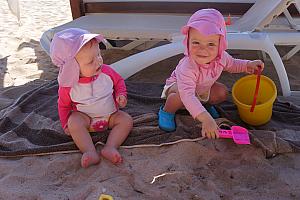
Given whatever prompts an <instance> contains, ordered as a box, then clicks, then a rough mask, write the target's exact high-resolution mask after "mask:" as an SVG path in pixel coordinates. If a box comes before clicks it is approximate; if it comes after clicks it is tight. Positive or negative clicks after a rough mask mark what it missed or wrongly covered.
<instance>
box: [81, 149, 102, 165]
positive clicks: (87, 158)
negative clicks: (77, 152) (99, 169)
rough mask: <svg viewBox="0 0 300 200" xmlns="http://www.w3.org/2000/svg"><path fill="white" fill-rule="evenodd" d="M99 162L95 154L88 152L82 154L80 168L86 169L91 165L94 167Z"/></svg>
mask: <svg viewBox="0 0 300 200" xmlns="http://www.w3.org/2000/svg"><path fill="white" fill-rule="evenodd" d="M99 162H100V157H99V155H98V154H97V152H96V151H95V152H93V151H88V152H85V153H83V154H82V157H81V167H83V168H88V167H89V166H91V165H96V164H98V163H99Z"/></svg>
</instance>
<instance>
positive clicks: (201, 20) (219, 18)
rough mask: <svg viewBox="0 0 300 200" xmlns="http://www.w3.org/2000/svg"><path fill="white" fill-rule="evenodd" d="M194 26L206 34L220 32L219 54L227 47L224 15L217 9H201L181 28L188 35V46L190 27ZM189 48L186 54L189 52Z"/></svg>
mask: <svg viewBox="0 0 300 200" xmlns="http://www.w3.org/2000/svg"><path fill="white" fill-rule="evenodd" d="M191 27H192V28H194V29H196V30H197V31H199V32H200V33H202V34H204V35H212V34H219V35H221V38H220V45H219V54H218V55H219V56H221V55H222V52H223V51H225V50H226V49H227V41H226V25H225V21H224V17H223V15H222V14H221V13H220V12H219V11H218V10H216V9H211V8H210V9H201V10H198V11H197V12H195V13H194V14H193V15H192V16H191V17H190V19H189V21H188V23H187V25H185V26H183V27H182V28H181V32H182V34H184V35H186V38H185V41H184V43H185V46H186V47H187V41H188V32H189V29H190V28H191ZM187 48H188V47H187ZM187 48H186V52H185V54H186V55H188V54H187V53H188V52H187Z"/></svg>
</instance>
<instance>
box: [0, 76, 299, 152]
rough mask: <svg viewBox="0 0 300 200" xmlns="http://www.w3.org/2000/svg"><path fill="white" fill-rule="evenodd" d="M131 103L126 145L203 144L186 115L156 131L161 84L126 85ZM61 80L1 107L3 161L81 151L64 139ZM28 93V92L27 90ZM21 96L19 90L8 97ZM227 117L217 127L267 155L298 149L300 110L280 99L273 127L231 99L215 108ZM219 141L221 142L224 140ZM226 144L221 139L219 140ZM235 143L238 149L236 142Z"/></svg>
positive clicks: (102, 137) (100, 139) (96, 136)
mask: <svg viewBox="0 0 300 200" xmlns="http://www.w3.org/2000/svg"><path fill="white" fill-rule="evenodd" d="M126 85H127V89H128V98H129V100H128V105H127V107H126V108H125V109H123V110H124V111H126V112H128V113H129V114H130V115H131V116H132V117H133V119H134V127H133V130H132V131H131V133H130V135H129V137H128V138H127V139H126V141H125V142H124V143H123V145H122V146H124V147H127V148H130V147H139V146H145V145H150V146H151V145H152V146H155V145H163V144H170V143H174V142H177V141H182V140H192V141H197V140H198V141H200V143H201V140H202V139H203V138H201V137H200V129H201V123H198V122H196V121H195V120H194V119H193V118H192V117H191V116H190V115H189V114H188V113H187V112H179V113H178V114H177V115H176V123H177V126H178V127H177V129H176V131H175V132H172V133H166V132H164V131H161V130H160V129H159V128H158V123H157V112H158V109H159V107H160V105H162V104H163V103H164V102H163V100H162V99H161V98H160V93H161V91H162V88H163V85H161V84H156V83H136V82H130V81H127V82H126ZM57 90H58V84H57V81H56V80H54V81H50V82H46V83H44V84H38V85H35V87H32V88H31V90H27V92H26V93H23V94H21V95H20V96H19V98H17V99H15V100H14V101H11V103H7V102H8V101H3V103H5V105H1V106H0V108H1V110H0V157H20V156H32V155H44V154H55V153H71V152H78V149H77V147H76V145H75V144H74V142H73V141H72V139H71V137H69V136H67V135H65V134H64V133H63V130H62V128H61V125H60V121H59V117H58V112H57ZM23 91H24V89H23ZM8 92H9V93H13V92H20V88H18V87H16V88H13V89H10V90H6V91H5V90H4V91H2V93H1V94H0V97H3V96H4V97H5V93H8ZM217 109H218V111H219V112H220V113H221V114H222V117H223V118H220V119H217V122H218V124H221V123H223V124H228V125H240V126H244V127H246V128H247V129H248V130H249V133H250V138H251V143H252V144H254V145H256V146H258V147H260V148H262V150H263V151H264V153H265V155H266V157H273V156H275V155H277V154H279V153H287V152H299V151H300V131H299V130H300V107H299V106H296V105H294V104H292V103H290V102H284V101H279V100H276V101H275V103H274V108H273V116H272V119H271V121H270V122H269V123H267V124H266V125H263V126H260V127H251V126H249V125H247V124H245V123H243V122H242V121H241V120H240V119H239V117H238V112H237V109H236V106H235V105H234V104H233V103H232V101H231V100H229V101H227V102H224V103H222V104H221V105H219V106H217ZM108 133H109V131H106V132H103V133H92V138H93V142H94V143H95V144H101V143H105V141H106V138H107V136H108ZM220 141H221V140H220ZM221 142H222V141H221ZM232 145H236V144H234V143H233V142H232Z"/></svg>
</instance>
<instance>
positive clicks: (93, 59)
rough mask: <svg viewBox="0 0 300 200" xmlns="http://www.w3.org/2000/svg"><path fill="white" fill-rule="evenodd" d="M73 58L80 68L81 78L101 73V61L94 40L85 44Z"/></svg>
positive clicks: (96, 43)
mask: <svg viewBox="0 0 300 200" xmlns="http://www.w3.org/2000/svg"><path fill="white" fill-rule="evenodd" d="M75 58H76V60H77V62H78V64H79V67H80V76H81V77H91V76H94V75H96V74H99V73H100V72H101V65H102V64H103V59H102V57H101V55H100V49H99V44H98V42H97V40H96V39H92V40H91V41H89V42H88V43H86V44H85V45H84V46H83V47H82V48H81V49H80V50H79V52H78V53H77V54H76V56H75Z"/></svg>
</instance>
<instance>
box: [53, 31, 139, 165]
mask: <svg viewBox="0 0 300 200" xmlns="http://www.w3.org/2000/svg"><path fill="white" fill-rule="evenodd" d="M103 40H104V38H103V37H102V36H101V35H99V34H91V33H89V32H88V31H86V30H83V29H79V28H70V29H66V30H63V31H60V32H58V33H56V34H55V35H54V37H53V40H52V42H51V46H50V56H51V59H52V62H53V63H54V64H55V65H56V66H58V67H59V74H58V84H59V90H58V113H59V118H60V121H61V125H62V127H63V129H64V132H65V133H66V134H68V135H70V136H71V137H72V139H73V140H74V142H75V144H76V145H77V147H78V148H79V150H80V151H81V152H82V154H83V155H82V158H81V166H82V167H84V168H86V167H89V166H90V165H94V164H98V163H99V162H100V155H101V156H103V157H104V158H106V159H108V160H109V161H111V162H112V163H114V164H119V163H121V162H122V157H121V155H120V153H119V152H118V150H117V149H118V147H119V146H120V145H121V144H122V143H123V142H124V140H125V139H126V138H127V136H128V134H129V132H130V131H131V129H132V124H133V121H132V118H131V116H130V115H128V114H127V113H125V112H124V111H121V110H120V109H119V108H123V107H125V106H126V104H127V92H126V86H125V82H124V80H123V78H122V77H121V76H120V75H119V74H118V73H117V72H115V71H114V70H113V69H112V68H111V67H110V66H108V65H106V64H103V59H102V57H101V54H100V48H99V43H100V42H101V41H103ZM107 129H110V133H109V136H108V138H107V141H106V144H105V146H104V147H103V149H102V150H101V153H100V154H99V153H98V152H97V151H96V148H95V146H94V144H93V141H92V138H91V136H90V133H89V132H102V131H104V130H107Z"/></svg>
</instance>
